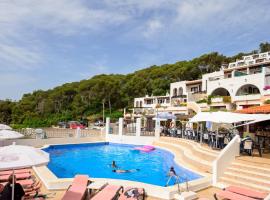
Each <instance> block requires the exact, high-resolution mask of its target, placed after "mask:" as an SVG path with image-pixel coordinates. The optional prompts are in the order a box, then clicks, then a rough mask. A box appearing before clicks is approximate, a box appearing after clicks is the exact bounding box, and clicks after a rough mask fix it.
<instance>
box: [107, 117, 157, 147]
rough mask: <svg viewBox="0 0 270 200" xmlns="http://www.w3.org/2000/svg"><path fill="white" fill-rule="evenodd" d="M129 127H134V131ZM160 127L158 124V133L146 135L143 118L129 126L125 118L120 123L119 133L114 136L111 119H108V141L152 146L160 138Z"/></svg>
mask: <svg viewBox="0 0 270 200" xmlns="http://www.w3.org/2000/svg"><path fill="white" fill-rule="evenodd" d="M127 125H129V126H131V125H132V131H129V130H128V129H127ZM159 126H160V124H158V127H157V124H156V126H155V130H156V131H155V132H151V133H149V134H146V133H145V132H144V128H143V127H142V120H141V118H137V119H136V121H132V123H129V124H125V122H124V120H123V118H120V119H119V123H118V133H115V132H114V134H112V132H111V131H110V130H111V128H112V125H111V123H110V118H106V141H108V142H116V143H128V144H152V143H153V141H155V140H157V139H158V138H159V136H160V128H159Z"/></svg>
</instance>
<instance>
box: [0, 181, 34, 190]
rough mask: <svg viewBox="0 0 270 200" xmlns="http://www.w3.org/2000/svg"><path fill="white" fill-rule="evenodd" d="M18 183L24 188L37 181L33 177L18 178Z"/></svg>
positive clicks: (4, 183)
mask: <svg viewBox="0 0 270 200" xmlns="http://www.w3.org/2000/svg"><path fill="white" fill-rule="evenodd" d="M16 182H17V183H20V184H21V186H22V187H23V188H29V187H31V186H32V185H33V184H34V183H35V181H34V180H33V179H25V180H18V181H16ZM7 183H8V182H3V183H1V184H3V185H6V184H7Z"/></svg>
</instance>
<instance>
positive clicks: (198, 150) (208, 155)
mask: <svg viewBox="0 0 270 200" xmlns="http://www.w3.org/2000/svg"><path fill="white" fill-rule="evenodd" d="M161 141H164V142H170V143H172V142H173V143H175V144H178V145H181V146H185V147H187V148H191V150H192V151H194V154H195V155H197V156H201V157H204V158H205V159H206V160H208V161H214V160H215V159H216V157H217V155H218V154H216V153H213V152H209V151H205V148H202V147H201V145H199V144H197V143H193V144H192V143H191V142H187V141H184V140H179V139H163V140H161Z"/></svg>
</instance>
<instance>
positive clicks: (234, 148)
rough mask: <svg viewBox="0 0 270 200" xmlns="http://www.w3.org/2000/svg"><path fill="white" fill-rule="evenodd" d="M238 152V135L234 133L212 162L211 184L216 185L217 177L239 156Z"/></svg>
mask: <svg viewBox="0 0 270 200" xmlns="http://www.w3.org/2000/svg"><path fill="white" fill-rule="evenodd" d="M239 152H240V136H239V135H236V136H234V138H233V139H232V140H231V141H230V143H229V144H228V145H227V146H226V147H225V148H224V149H223V150H222V151H221V152H220V154H219V155H218V157H217V158H216V160H215V161H214V162H213V177H212V178H213V185H216V184H217V182H218V179H219V178H220V177H221V176H222V175H223V174H224V172H225V170H226V169H227V168H228V167H229V166H230V165H231V163H232V162H233V161H234V160H235V157H236V156H239Z"/></svg>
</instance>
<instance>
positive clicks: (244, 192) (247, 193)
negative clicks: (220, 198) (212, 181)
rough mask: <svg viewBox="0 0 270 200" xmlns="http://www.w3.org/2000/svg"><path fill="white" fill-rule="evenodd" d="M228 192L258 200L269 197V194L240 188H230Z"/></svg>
mask: <svg viewBox="0 0 270 200" xmlns="http://www.w3.org/2000/svg"><path fill="white" fill-rule="evenodd" d="M225 190H226V191H230V192H233V193H236V194H241V195H244V196H247V197H251V198H254V199H258V200H263V199H264V198H265V197H267V195H268V194H267V193H264V192H260V191H256V190H253V189H249V188H245V187H240V186H229V187H226V188H225Z"/></svg>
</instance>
